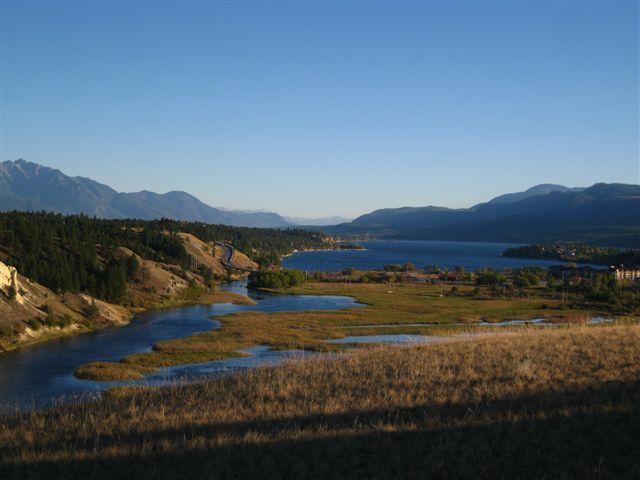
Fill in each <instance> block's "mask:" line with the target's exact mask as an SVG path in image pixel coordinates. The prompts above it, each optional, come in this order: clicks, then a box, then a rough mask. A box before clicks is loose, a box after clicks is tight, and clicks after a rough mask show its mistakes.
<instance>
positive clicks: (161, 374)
mask: <svg viewBox="0 0 640 480" xmlns="http://www.w3.org/2000/svg"><path fill="white" fill-rule="evenodd" d="M225 288H226V289H227V290H229V291H232V292H235V293H240V294H243V295H248V296H249V297H251V298H252V299H253V300H255V301H256V305H233V304H229V303H224V304H212V305H194V306H190V307H182V308H173V309H169V310H154V311H149V312H145V313H143V314H140V315H136V317H135V318H134V320H132V321H131V322H130V323H129V324H127V325H125V326H122V327H115V328H108V329H104V330H100V331H97V332H92V333H87V334H81V335H76V336H71V337H65V338H60V339H56V340H51V341H48V342H44V343H41V344H37V345H33V346H30V347H26V348H23V349H18V350H15V351H12V352H8V353H5V354H2V355H0V408H2V409H14V408H29V407H44V406H48V405H52V404H54V403H56V402H62V401H69V400H74V399H79V398H88V397H91V395H92V394H96V393H99V392H100V391H101V390H104V389H105V388H109V387H112V386H114V385H122V384H140V383H142V384H151V385H162V384H168V383H174V382H176V381H180V380H183V379H193V378H202V377H206V376H215V375H220V374H222V373H225V372H230V371H231V372H233V371H237V370H239V369H244V368H248V367H254V366H259V365H268V364H274V363H277V362H279V361H282V360H283V359H285V358H290V357H292V356H303V355H306V353H304V352H300V351H274V350H270V349H268V348H266V347H264V346H256V347H254V348H251V349H249V350H246V352H248V353H251V354H252V355H251V356H249V357H242V358H233V359H227V360H218V361H214V362H207V363H202V364H195V365H181V366H176V367H169V368H163V369H161V370H159V371H158V372H156V373H154V374H151V375H149V376H147V377H146V378H145V379H143V380H140V381H137V382H94V381H89V380H80V379H77V378H75V377H74V375H73V371H74V370H75V369H76V368H77V367H78V366H80V365H82V364H85V363H88V362H91V361H118V360H120V359H122V358H123V357H126V356H127V355H130V354H133V353H139V352H146V351H150V350H151V347H152V346H153V344H155V343H157V342H159V341H161V340H168V339H173V338H181V337H186V336H189V335H193V334H196V333H199V332H204V331H207V330H211V329H212V328H218V327H219V326H220V322H219V321H217V320H216V319H215V317H219V316H221V315H226V314H228V313H233V312H238V311H241V310H253V311H261V312H284V311H303V310H336V309H342V308H351V307H356V306H359V305H360V304H358V303H357V302H356V301H355V300H353V299H352V298H350V297H341V296H340V297H339V296H317V295H277V294H268V293H262V292H260V293H256V292H249V291H247V289H246V286H245V285H244V284H242V283H240V282H235V283H231V284H229V285H227V286H226V287H225ZM212 317H213V318H212Z"/></svg>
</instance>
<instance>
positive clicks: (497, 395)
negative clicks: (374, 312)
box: [0, 326, 640, 479]
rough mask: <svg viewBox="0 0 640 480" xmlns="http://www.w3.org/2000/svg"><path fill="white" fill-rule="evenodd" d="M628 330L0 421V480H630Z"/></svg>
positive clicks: (473, 346) (377, 355)
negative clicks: (128, 479) (256, 479)
mask: <svg viewBox="0 0 640 480" xmlns="http://www.w3.org/2000/svg"><path fill="white" fill-rule="evenodd" d="M638 358H640V327H638V326H630V327H571V328H566V329H560V330H554V329H551V330H549V329H547V330H543V331H523V332H521V333H512V334H505V335H498V336H493V337H488V338H487V337H480V338H472V339H467V340H465V341H460V342H453V343H446V344H437V345H428V346H415V347H410V348H393V347H386V348H375V349H372V350H369V351H359V352H357V353H353V354H352V355H347V356H341V357H338V358H327V359H315V360H306V361H300V362H298V363H290V364H287V365H284V366H281V367H277V368H261V369H257V370H254V371H250V372H248V373H247V374H246V375H240V376H233V377H227V378H224V379H220V380H215V381H206V382H201V383H198V384H195V385H192V386H176V387H172V388H163V389H150V390H144V389H143V390H119V391H116V392H114V393H113V394H111V395H109V396H108V397H107V398H105V399H103V400H98V401H95V402H89V403H85V404H80V405H71V406H64V407H59V408H53V409H51V410H48V411H45V412H34V413H23V414H18V415H5V416H3V417H2V418H0V476H2V478H25V477H27V476H28V477H29V478H65V479H73V478H87V477H91V478H114V477H118V476H123V477H125V476H126V477H127V478H129V477H131V478H155V479H157V478H176V477H184V478H381V479H384V478H487V479H489V478H491V479H494V478H580V479H589V478H594V479H595V478H600V479H606V478H612V479H613V478H616V479H618V478H637V477H638V475H640V459H639V457H638V455H637V445H638V438H640V409H639V408H638V398H640V363H638V361H637V359H638Z"/></svg>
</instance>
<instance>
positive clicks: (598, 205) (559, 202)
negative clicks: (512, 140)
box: [323, 183, 640, 248]
mask: <svg viewBox="0 0 640 480" xmlns="http://www.w3.org/2000/svg"><path fill="white" fill-rule="evenodd" d="M323 230H324V231H326V232H327V233H330V234H335V235H353V236H376V237H381V238H395V239H424V240H428V239H431V240H468V241H485V242H513V243H532V242H540V243H543V242H560V241H567V242H568V241H576V242H589V243H596V244H602V245H612V246H628V247H636V248H640V185H628V184H605V183H596V184H595V185H593V186H591V187H589V188H567V187H564V186H562V185H548V184H545V185H537V186H535V187H532V188H530V189H528V190H526V191H525V192H519V193H511V194H507V195H501V196H499V197H496V198H494V199H493V200H490V201H488V202H486V203H481V204H478V205H475V206H473V207H471V208H467V209H449V208H444V207H434V206H428V207H404V208H393V209H382V210H376V211H374V212H372V213H369V214H366V215H362V216H360V217H358V218H356V219H355V220H353V221H352V222H350V223H344V224H341V225H336V226H333V227H327V228H325V229H323Z"/></svg>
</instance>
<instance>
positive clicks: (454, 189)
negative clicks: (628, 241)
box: [0, 0, 639, 216]
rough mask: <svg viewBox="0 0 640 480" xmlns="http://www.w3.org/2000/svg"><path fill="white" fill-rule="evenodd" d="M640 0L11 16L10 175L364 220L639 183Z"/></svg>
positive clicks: (82, 8)
mask: <svg viewBox="0 0 640 480" xmlns="http://www.w3.org/2000/svg"><path fill="white" fill-rule="evenodd" d="M638 30H639V7H638V3H637V2H619V3H616V2H613V1H607V2H601V3H599V2H578V1H571V2H566V3H563V2H536V3H527V2H520V1H511V2H505V3H499V2H455V3H453V2H450V3H418V2H413V3H398V2H393V3H383V2H376V3H366V2H350V3H349V2H344V3H342V2H317V3H268V2H264V3H253V4H252V3H243V4H238V3H207V2H178V1H176V2H155V3H154V2H150V1H146V2H117V3H116V2H96V3H92V2H79V1H78V2H73V1H67V2H60V3H57V2H55V1H46V2H8V1H4V0H3V1H2V128H1V133H2V145H1V152H0V153H1V158H2V160H10V159H16V158H20V157H23V158H26V159H27V160H31V161H34V162H38V163H42V164H45V165H48V166H52V167H56V168H59V169H61V170H62V171H63V172H65V173H67V174H70V175H82V176H88V177H92V178H94V179H96V180H98V181H101V182H104V183H107V184H109V185H111V186H112V187H114V188H116V189H117V190H121V191H134V190H141V189H147V190H153V191H157V192H166V191H169V190H185V191H188V192H190V193H192V194H194V195H196V196H198V197H199V198H201V199H202V200H203V201H206V202H207V203H209V204H211V205H214V206H226V207H231V208H239V209H267V210H274V211H277V212H280V213H283V214H287V215H305V216H321V215H328V214H334V213H337V214H342V215H348V216H354V215H357V214H360V213H364V212H367V211H371V210H373V209H376V208H381V207H398V206H404V205H412V206H417V205H429V204H431V205H444V206H451V207H463V206H468V205H471V204H474V203H476V202H479V201H482V200H485V199H488V198H490V197H492V196H494V195H497V194H500V193H505V192H511V191H518V190H522V189H524V188H527V187H529V186H531V185H534V184H537V183H542V182H553V183H562V184H565V185H568V186H584V185H590V184H592V183H594V182H598V181H604V182H627V183H631V182H633V183H638V181H639V178H638V176H639V172H638V168H639V166H638V162H639V160H638V155H639V153H638V141H639V139H638V136H639V133H638V113H639V112H638V110H639V99H638V88H639V87H638V85H639V75H638V68H639V67H638V61H639V59H638V56H639V52H638V50H639V46H638V43H639V42H638Z"/></svg>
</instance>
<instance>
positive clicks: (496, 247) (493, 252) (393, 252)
mask: <svg viewBox="0 0 640 480" xmlns="http://www.w3.org/2000/svg"><path fill="white" fill-rule="evenodd" d="M359 243H360V245H362V246H363V247H365V250H322V251H314V252H298V253H294V254H293V255H290V256H288V257H285V258H284V259H283V262H282V263H283V265H284V266H285V267H287V268H297V269H299V270H306V271H340V270H343V269H345V268H349V267H350V268H355V269H357V270H373V269H379V268H381V267H382V266H384V265H387V264H391V263H398V264H404V263H406V262H411V263H413V264H414V265H415V266H416V267H418V268H421V267H424V266H425V265H437V266H439V267H441V268H448V269H449V270H452V269H453V268H454V267H456V266H462V267H464V268H465V270H476V269H478V268H485V267H491V268H495V269H503V268H515V267H524V266H531V265H540V266H543V267H544V266H549V265H558V264H559V263H562V262H560V261H557V260H535V259H526V258H508V257H503V256H502V252H503V251H504V250H505V249H507V248H509V247H514V246H517V244H509V243H480V242H443V241H431V240H389V241H382V240H380V241H371V242H359Z"/></svg>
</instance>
